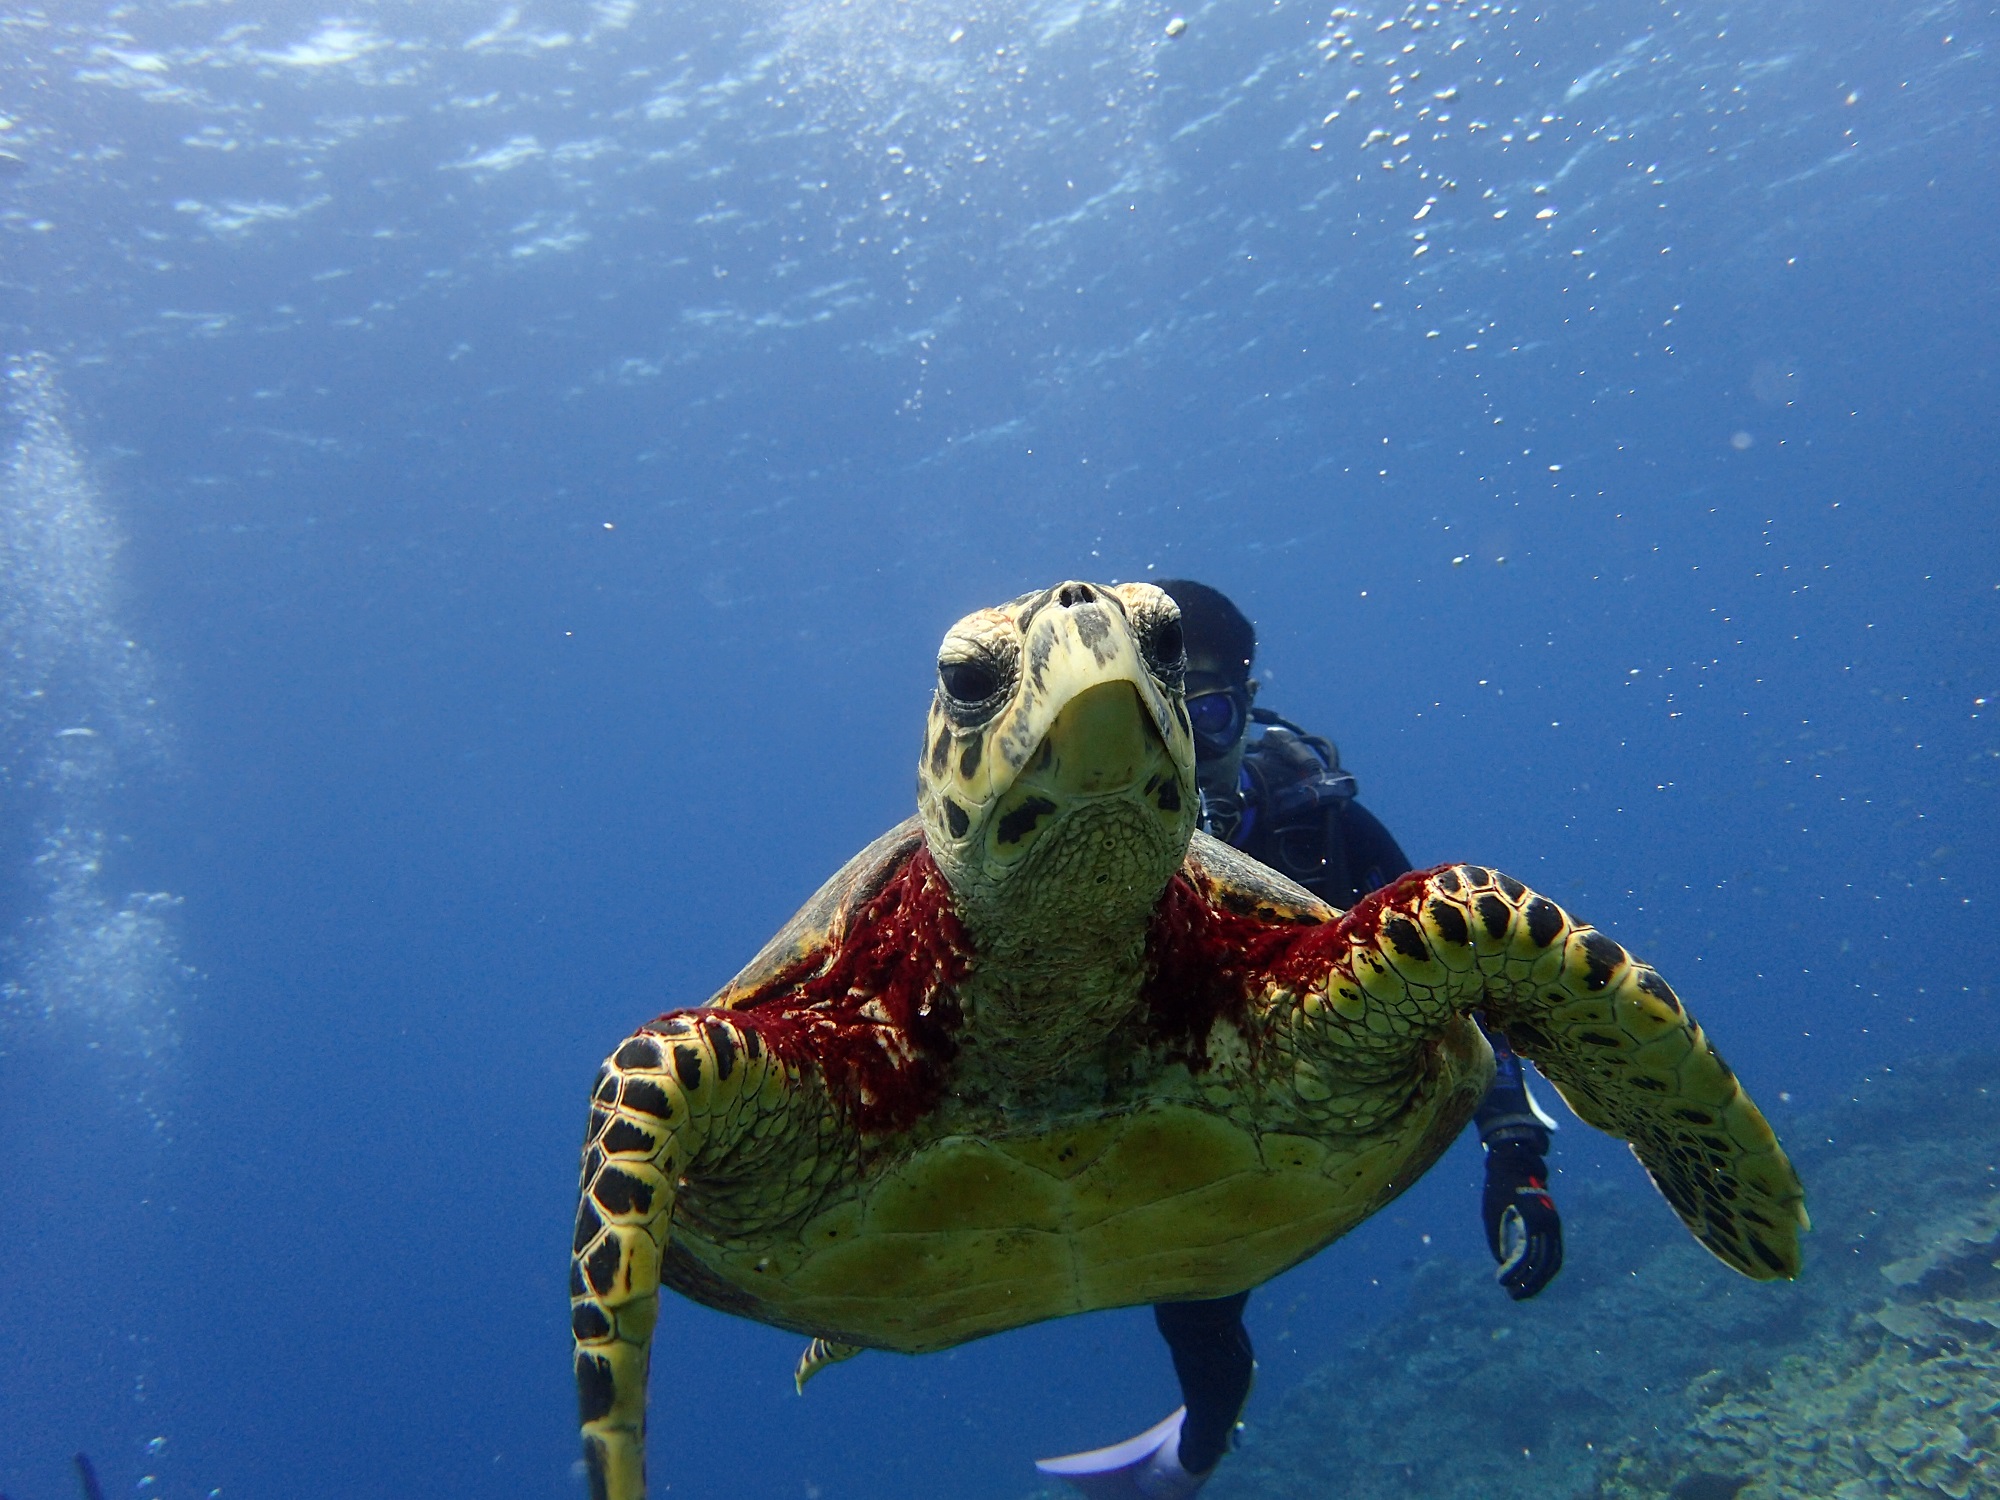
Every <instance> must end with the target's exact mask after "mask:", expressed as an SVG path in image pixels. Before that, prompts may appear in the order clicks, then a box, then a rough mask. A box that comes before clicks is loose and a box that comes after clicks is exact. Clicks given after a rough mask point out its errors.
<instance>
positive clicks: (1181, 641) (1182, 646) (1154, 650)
mask: <svg viewBox="0 0 2000 1500" xmlns="http://www.w3.org/2000/svg"><path fill="white" fill-rule="evenodd" d="M1146 655H1147V657H1148V658H1149V659H1150V660H1151V662H1152V664H1153V666H1154V667H1155V668H1156V669H1158V670H1161V671H1167V672H1177V671H1179V670H1180V669H1181V668H1182V667H1184V666H1186V665H1187V637H1186V636H1185V635H1184V634H1183V633H1182V632H1181V622H1180V621H1179V620H1178V619H1174V620H1167V621H1165V622H1164V623H1162V624H1161V625H1159V626H1158V627H1157V628H1156V629H1155V630H1154V631H1153V632H1152V634H1151V635H1149V636H1147V637H1146Z"/></svg>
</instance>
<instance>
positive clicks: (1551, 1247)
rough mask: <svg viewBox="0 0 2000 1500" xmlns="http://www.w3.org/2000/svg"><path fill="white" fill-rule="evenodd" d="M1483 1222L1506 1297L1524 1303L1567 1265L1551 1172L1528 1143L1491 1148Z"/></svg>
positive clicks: (1513, 1142)
mask: <svg viewBox="0 0 2000 1500" xmlns="http://www.w3.org/2000/svg"><path fill="white" fill-rule="evenodd" d="M1480 1218H1481V1219H1483V1220H1484V1221H1485V1224H1486V1245H1487V1248H1488V1249H1490V1250H1491V1251H1492V1252H1493V1258H1494V1259H1495V1260H1496V1261H1498V1262H1499V1263H1500V1270H1499V1273H1498V1279H1499V1282H1500V1285H1502V1286H1503V1287H1505V1288H1506V1289H1507V1295H1508V1296H1510V1297H1512V1298H1513V1299H1514V1300H1515V1301H1516V1302H1521V1301H1524V1300H1526V1299H1527V1298H1529V1297H1532V1296H1534V1295H1535V1293H1537V1292H1539V1291H1540V1290H1541V1289H1542V1288H1543V1287H1545V1286H1547V1285H1548V1284H1549V1283H1550V1282H1551V1281H1553V1280H1555V1275H1556V1272H1558V1271H1560V1270H1561V1269H1562V1263H1563V1230H1562V1215H1561V1214H1559V1213H1557V1212H1556V1204H1555V1200H1554V1199H1553V1198H1551V1197H1550V1196H1549V1169H1548V1167H1547V1165H1546V1164H1545V1163H1544V1162H1543V1161H1542V1157H1541V1153H1540V1152H1538V1151H1536V1150H1535V1148H1534V1147H1533V1146H1532V1145H1531V1144H1529V1143H1528V1142H1527V1141H1501V1142H1499V1143H1497V1144H1495V1145H1492V1146H1489V1147H1487V1149H1486V1193H1485V1197H1484V1198H1483V1199H1482V1201H1481V1203H1480Z"/></svg>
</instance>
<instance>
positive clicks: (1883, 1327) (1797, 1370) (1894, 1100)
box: [1048, 1056, 2000, 1500]
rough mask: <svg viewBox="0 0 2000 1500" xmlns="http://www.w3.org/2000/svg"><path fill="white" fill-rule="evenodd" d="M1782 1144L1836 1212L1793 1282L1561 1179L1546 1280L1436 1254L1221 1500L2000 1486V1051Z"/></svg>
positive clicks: (1810, 1493)
mask: <svg viewBox="0 0 2000 1500" xmlns="http://www.w3.org/2000/svg"><path fill="white" fill-rule="evenodd" d="M1785 1133H1786V1136H1787V1140H1788V1143H1789V1144H1791V1145H1792V1146H1793V1147H1794V1158H1795V1160H1796V1161H1797V1162H1798V1165H1799V1168H1800V1171H1801V1174H1802V1175H1803V1176H1804V1178H1805V1180H1806V1184H1807V1188H1808V1191H1809V1192H1810V1193H1811V1195H1812V1209H1813V1216H1814V1220H1815V1226H1816V1227H1815V1232H1814V1233H1813V1234H1812V1235H1811V1236H1810V1238H1809V1240H1808V1260H1807V1266H1806V1271H1805V1274H1804V1276H1803V1277H1801V1279H1800V1280H1799V1281H1798V1282H1797V1283H1795V1284H1792V1285H1789V1286H1786V1285H1764V1286H1758V1285H1753V1284H1752V1283H1750V1282H1747V1281H1745V1280H1743V1279H1742V1278H1740V1277H1738V1276H1735V1275H1733V1274H1732V1273H1731V1272H1730V1271H1728V1270H1727V1269H1726V1268H1725V1267H1723V1266H1722V1265H1720V1264H1719V1263H1718V1262H1716V1261H1715V1260H1713V1259H1711V1258H1710V1257H1709V1256H1708V1255H1707V1254H1706V1253H1705V1252H1703V1251H1702V1250H1700V1249H1699V1248H1698V1247H1697V1246H1695V1245H1694V1244H1693V1243H1692V1242H1690V1241H1689V1240H1687V1238H1686V1237H1685V1236H1684V1235H1682V1234H1681V1233H1680V1231H1679V1229H1678V1226H1676V1225H1675V1224H1674V1223H1673V1221H1672V1219H1671V1217H1670V1216H1669V1215H1667V1214H1665V1213H1661V1212H1653V1211H1651V1210H1652V1208H1653V1207H1654V1206H1653V1205H1645V1206H1644V1208H1643V1209H1642V1208H1641V1206H1640V1205H1639V1204H1638V1202H1637V1200H1636V1195H1635V1194H1633V1193H1631V1192H1627V1191H1625V1190H1623V1189H1614V1188H1606V1187H1593V1186H1592V1185H1591V1184H1589V1183H1585V1182H1565V1184H1564V1187H1565V1193H1564V1207H1565V1214H1566V1218H1567V1219H1568V1220H1569V1222H1570V1223H1571V1225H1572V1226H1573V1227H1574V1234H1573V1236H1572V1254H1571V1256H1570V1259H1569V1262H1568V1265H1567V1266H1566V1268H1565V1270H1564V1272H1563V1275H1562V1276H1561V1277H1559V1278H1558V1279H1557V1281H1556V1282H1555V1283H1554V1284H1553V1285H1552V1286H1551V1287H1550V1288H1549V1290H1548V1291H1547V1292H1545V1293H1544V1294H1543V1295H1542V1296H1541V1297H1539V1298H1537V1299H1535V1300H1534V1301H1532V1302H1528V1303H1521V1304H1511V1303H1509V1302H1507V1301H1506V1300H1505V1299H1504V1298H1501V1297H1497V1296H1495V1294H1494V1289H1493V1286H1492V1282H1491V1268H1490V1267H1487V1266H1483V1265H1481V1266H1474V1265H1469V1264H1463V1263H1452V1262H1439V1263H1435V1264H1431V1265H1428V1266H1425V1267H1423V1268H1421V1269H1420V1270H1419V1272H1418V1274H1417V1276H1416V1278H1415V1280H1414V1282H1413V1284H1412V1289H1411V1296H1410V1302H1409V1306H1408V1308H1407V1309H1406V1311H1405V1312H1404V1313H1402V1314H1401V1315H1399V1316H1397V1317H1394V1318H1392V1319H1390V1320H1389V1321H1388V1322H1387V1323H1385V1324H1383V1325H1382V1326H1380V1327H1378V1328H1376V1329H1374V1330H1373V1331H1371V1332H1370V1333H1369V1334H1368V1335H1367V1336H1366V1337H1365V1338H1364V1339H1362V1340H1361V1341H1360V1342H1358V1343H1357V1344H1356V1345H1354V1346H1353V1347H1352V1348H1350V1349H1349V1350H1347V1351H1346V1352H1345V1353H1344V1354H1343V1355H1341V1356H1340V1357H1339V1358H1336V1359H1335V1360H1333V1361H1332V1362H1331V1363H1329V1364H1327V1365H1326V1366H1324V1367H1322V1368H1321V1369H1320V1370H1319V1371H1318V1372H1317V1373H1315V1374H1314V1375H1313V1376H1312V1377H1310V1378H1309V1379H1307V1380H1306V1381H1304V1382H1302V1383H1301V1384H1300V1385H1299V1386H1298V1387H1297V1388H1296V1389H1294V1390H1293V1391H1291V1392H1290V1393H1288V1394H1287V1395H1286V1396H1285V1397H1284V1398H1283V1399H1282V1401H1280V1402H1278V1403H1277V1404H1276V1407H1275V1409H1273V1407H1272V1406H1270V1405H1265V1406H1262V1407H1261V1408H1257V1407H1253V1409H1252V1412H1251V1425H1250V1427H1249V1428H1248V1430H1247V1431H1246V1432H1245V1434H1244V1441H1243V1444H1242V1447H1241V1449H1240V1451H1239V1452H1238V1453H1237V1454H1236V1456H1235V1457H1233V1458H1231V1459H1230V1460H1229V1461H1228V1462H1227V1463H1225V1464H1224V1466H1223V1467H1222V1469H1221V1470H1219V1471H1218V1472H1217V1474H1216V1476H1215V1478H1214V1480H1213V1481H1212V1482H1211V1483H1210V1485H1209V1486H1208V1488H1207V1489H1206V1490H1204V1492H1203V1496H1204V1500H1307V1497H1310V1500H1378V1497H1379V1500H1388V1497H1391V1496H1395V1497H1398V1500H1409V1497H1413V1496H1422V1497H1435V1500H1446V1497H1465V1500H1472V1497H1478V1500H1512V1497H1520V1500H1531V1497H1532V1500H1641V1497H1643V1500H1662V1497H1666V1500H1862V1497H1877V1496H1896V1497H1911V1500H1929V1497H1937V1496H1949V1497H1951V1500H2000V1059H1996V1058H1992V1057H1963V1056H1961V1057H1949V1058H1940V1059H1930V1060H1925V1061H1919V1062H1911V1063H1905V1064H1899V1065H1898V1066H1897V1067H1896V1068H1895V1069H1893V1070H1887V1069H1885V1070H1883V1073H1882V1074H1881V1075H1880V1076H1879V1077H1877V1078H1875V1079H1872V1080H1870V1081H1868V1082H1866V1083H1865V1084H1864V1085H1861V1086H1859V1087H1857V1089H1856V1090H1855V1092H1854V1096H1853V1097H1852V1098H1851V1099H1849V1100H1847V1101H1845V1102H1843V1103H1842V1104H1840V1105H1838V1106H1836V1107H1834V1108H1832V1109H1829V1110H1825V1111H1818V1112H1815V1113H1812V1114H1809V1115H1797V1116H1794V1117H1792V1118H1791V1119H1790V1120H1788V1121H1786V1123H1785ZM1048 1493H1049V1494H1050V1495H1051V1496H1052V1497H1053V1495H1054V1494H1055V1493H1056V1492H1054V1491H1050V1492H1048Z"/></svg>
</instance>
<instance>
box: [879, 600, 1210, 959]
mask: <svg viewBox="0 0 2000 1500" xmlns="http://www.w3.org/2000/svg"><path fill="white" fill-rule="evenodd" d="M1185 664H1186V653H1185V649H1184V645H1183V642H1182V639H1181V623H1180V609H1179V607H1178V606H1177V605H1176V604H1175V603H1174V601H1173V600H1172V599H1171V598H1169V597H1168V596H1167V595H1166V594H1164V593H1162V592H1161V591H1160V590H1159V589H1156V588H1154V587H1153V586H1152V585H1151V584H1146V583H1126V584H1119V585H1116V586H1115V587H1106V586H1104V585H1101V584H1092V583H1061V584H1057V585H1056V586H1055V587H1054V588H1051V589H1045V590H1043V591H1042V592H1040V593H1035V594H1027V595H1024V596H1023V597H1021V598H1019V599H1016V600H1014V601H1013V602H1012V603H1010V604H1003V605H1001V606H1000V607H999V608H997V609H982V610H980V611H979V612H978V613H976V614H971V615H967V616H966V617H965V618H964V619H963V620H960V621H959V622H958V623H957V624H956V625H954V626H952V628H951V630H950V631H949V632H948V633H947V634H946V635H945V638H944V643H943V645H942V646H940V647H939V649H938V678H937V691H936V693H935V694H934V695H933V697H932V700H931V712H930V723H929V727H928V730H927V732H926V738H925V741H924V753H923V757H922V759H921V761H920V762H919V764H918V768H917V785H918V795H917V806H918V811H919V813H920V815H921V817H922V819H923V825H924V834H925V837H926V840H927V842H928V844H929V846H930V850H931V855H932V857H933V858H934V859H935V860H936V861H937V863H938V868H939V869H940V870H941V871H942V872H943V874H944V876H945V879H946V880H947V881H949V882H950V884H951V888H952V894H953V896H954V897H955V898H956V900H957V903H958V905H959V909H960V913H961V915H962V916H964V917H965V918H966V919H967V920H968V921H969V922H971V923H972V924H973V925H974V928H975V930H977V929H978V928H980V927H983V926H984V927H990V926H991V925H993V924H994V923H996V922H998V923H1000V924H1001V925H1007V923H1008V920H1009V919H1010V918H1016V919H1019V920H1020V921H1021V922H1024V923H1028V922H1032V923H1033V924H1034V925H1035V926H1036V927H1037V928H1038V929H1041V930H1047V928H1046V927H1045V926H1044V924H1045V923H1052V924H1053V926H1054V927H1055V928H1056V929H1057V930H1062V929H1064V928H1065V927H1067V928H1069V929H1071V930H1075V929H1076V928H1077V927H1078V926H1079V925H1081V926H1083V927H1095V926H1097V925H1098V923H1099V922H1100V921H1112V922H1118V921H1127V922H1129V921H1130V920H1131V919H1133V918H1135V917H1136V918H1139V919H1143V918H1144V916H1145V915H1146V914H1147V913H1150V912H1151V910H1152V908H1153V905H1154V903H1155V902H1157V901H1158V899H1159V896H1160V893H1161V892H1162V891H1163V890H1165V889H1166V884H1167V881H1168V880H1169V879H1170V878H1172V876H1173V873H1174V871H1175V870H1177V869H1178V868H1180V863H1181V860H1182V858H1183V856H1184V855H1185V854H1186V852H1187V846H1188V840H1189V839H1190V838H1191V837H1192V836H1193V832H1194V826H1195V820H1196V816H1197V813H1198V799H1197V795H1196V792H1195V780H1194V741H1193V738H1192V736H1191V735H1190V733H1189V730H1188V719H1187V709H1186V706H1185V703H1184V701H1183V699H1182V695H1181V694H1182V685H1181V677H1182V673H1183V671H1184V670H1185Z"/></svg>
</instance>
